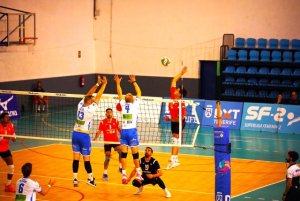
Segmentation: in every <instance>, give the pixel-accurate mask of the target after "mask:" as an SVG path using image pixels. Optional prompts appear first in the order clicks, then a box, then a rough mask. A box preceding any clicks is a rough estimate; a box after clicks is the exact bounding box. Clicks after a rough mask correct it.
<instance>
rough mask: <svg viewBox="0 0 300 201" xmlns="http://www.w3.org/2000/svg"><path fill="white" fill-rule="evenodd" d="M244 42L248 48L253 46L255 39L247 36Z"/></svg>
mask: <svg viewBox="0 0 300 201" xmlns="http://www.w3.org/2000/svg"><path fill="white" fill-rule="evenodd" d="M246 44H247V47H249V48H255V46H256V39H255V38H247V39H246Z"/></svg>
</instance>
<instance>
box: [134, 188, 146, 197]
mask: <svg viewBox="0 0 300 201" xmlns="http://www.w3.org/2000/svg"><path fill="white" fill-rule="evenodd" d="M143 191H144V186H141V187H139V189H138V191H137V192H135V194H134V195H141V194H142V192H143Z"/></svg>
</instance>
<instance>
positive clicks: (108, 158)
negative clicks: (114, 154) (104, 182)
mask: <svg viewBox="0 0 300 201" xmlns="http://www.w3.org/2000/svg"><path fill="white" fill-rule="evenodd" d="M109 161H110V155H105V161H104V163H105V164H109Z"/></svg>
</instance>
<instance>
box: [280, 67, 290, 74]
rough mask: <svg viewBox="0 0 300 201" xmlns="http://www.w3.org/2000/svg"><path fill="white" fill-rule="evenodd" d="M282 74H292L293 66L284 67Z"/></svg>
mask: <svg viewBox="0 0 300 201" xmlns="http://www.w3.org/2000/svg"><path fill="white" fill-rule="evenodd" d="M281 75H287V76H290V75H292V69H291V68H284V69H282V72H281Z"/></svg>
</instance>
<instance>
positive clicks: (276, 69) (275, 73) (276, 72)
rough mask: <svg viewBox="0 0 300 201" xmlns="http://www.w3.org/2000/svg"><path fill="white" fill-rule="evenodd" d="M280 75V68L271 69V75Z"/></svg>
mask: <svg viewBox="0 0 300 201" xmlns="http://www.w3.org/2000/svg"><path fill="white" fill-rule="evenodd" d="M280 73H281V71H280V68H277V67H273V68H271V71H270V74H271V75H280Z"/></svg>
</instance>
